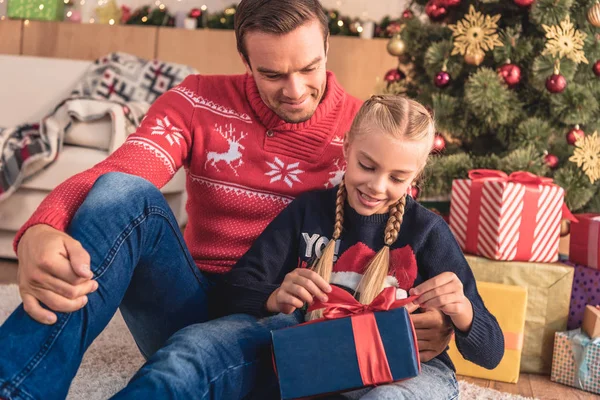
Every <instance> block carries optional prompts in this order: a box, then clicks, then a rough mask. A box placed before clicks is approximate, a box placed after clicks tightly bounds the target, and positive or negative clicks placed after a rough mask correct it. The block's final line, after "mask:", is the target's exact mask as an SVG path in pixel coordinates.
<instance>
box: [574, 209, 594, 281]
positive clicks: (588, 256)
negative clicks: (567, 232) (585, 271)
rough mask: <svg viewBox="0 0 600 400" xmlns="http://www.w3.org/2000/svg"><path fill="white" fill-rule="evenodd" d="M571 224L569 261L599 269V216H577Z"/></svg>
mask: <svg viewBox="0 0 600 400" xmlns="http://www.w3.org/2000/svg"><path fill="white" fill-rule="evenodd" d="M576 217H577V222H572V223H571V242H570V244H569V261H571V262H574V263H575V264H579V265H585V266H588V267H590V268H594V269H600V258H599V257H598V254H599V252H598V247H600V214H577V215H576Z"/></svg>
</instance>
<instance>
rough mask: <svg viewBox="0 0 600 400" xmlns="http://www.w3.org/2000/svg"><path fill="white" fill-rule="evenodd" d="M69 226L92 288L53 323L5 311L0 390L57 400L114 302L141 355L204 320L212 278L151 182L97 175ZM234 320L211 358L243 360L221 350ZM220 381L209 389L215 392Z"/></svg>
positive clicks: (0, 392)
mask: <svg viewBox="0 0 600 400" xmlns="http://www.w3.org/2000/svg"><path fill="white" fill-rule="evenodd" d="M68 233H69V234H70V235H71V236H72V237H74V238H75V239H77V240H79V241H80V242H81V244H82V245H83V247H84V248H85V249H86V250H87V251H88V252H89V253H90V256H91V269H92V272H93V273H94V279H96V280H97V281H98V283H99V288H98V290H97V291H96V292H94V293H91V294H90V295H88V299H89V301H88V304H87V305H86V306H85V307H84V308H83V309H81V310H79V311H77V312H74V313H58V321H57V322H56V323H55V324H54V325H50V326H48V325H42V324H39V323H37V322H35V321H34V320H33V319H31V318H30V317H29V316H28V315H27V314H26V313H25V312H24V310H23V305H20V306H19V307H18V308H17V309H16V310H15V311H14V312H13V314H12V315H11V316H10V317H9V318H8V319H7V320H6V322H5V323H4V324H3V325H2V326H1V327H0V397H3V398H8V399H27V400H30V399H45V400H52V399H64V398H65V397H66V395H67V392H68V389H69V385H70V384H71V381H72V379H73V378H74V377H75V374H76V373H77V369H78V368H79V365H80V363H81V360H82V357H83V354H84V352H85V351H86V349H87V348H88V347H89V345H90V344H91V343H92V341H93V340H94V339H95V338H96V337H97V336H98V334H100V332H101V331H102V330H103V329H104V328H105V327H106V325H107V324H108V322H109V321H110V320H111V318H112V317H113V315H114V314H115V312H116V311H117V308H120V310H121V312H122V314H123V318H124V319H125V322H126V323H127V325H128V327H129V329H130V331H131V333H132V334H133V337H134V339H135V341H136V343H137V345H138V347H139V349H140V351H141V352H142V354H143V355H144V357H146V358H148V357H150V356H152V355H153V354H154V353H156V352H157V351H158V349H159V348H161V347H162V346H163V344H165V342H166V341H167V339H168V338H169V337H171V336H172V335H173V334H174V333H175V332H177V331H179V330H181V329H182V328H185V327H187V326H190V325H193V324H198V323H200V322H205V321H207V320H208V319H209V311H208V304H207V303H208V302H207V298H208V295H209V291H210V290H211V288H212V287H213V286H214V284H215V283H214V282H215V280H216V279H217V278H215V277H214V276H213V277H211V276H208V275H205V274H202V273H201V272H200V271H199V270H198V268H197V267H196V265H195V263H194V260H193V259H192V257H191V255H190V253H189V251H188V249H187V247H186V245H185V243H184V240H183V237H182V235H181V232H180V230H179V227H178V225H177V222H176V220H175V218H174V216H173V214H172V212H171V211H170V208H169V206H168V204H167V202H166V201H165V199H164V197H163V195H162V194H161V193H160V191H159V190H158V189H157V188H156V187H155V186H154V185H152V184H151V183H150V182H148V181H146V180H144V179H142V178H139V177H134V176H131V175H127V174H122V173H109V174H106V175H103V176H101V177H100V178H99V179H98V180H97V181H96V183H95V184H94V186H93V188H92V189H91V191H90V192H89V194H88V196H87V198H86V200H85V201H84V202H83V204H82V205H81V207H80V208H79V210H78V211H77V213H76V214H75V216H74V218H73V220H72V222H71V225H70V227H69V229H68ZM237 319H239V320H240V321H242V322H243V323H248V321H249V320H248V317H247V316H232V317H230V318H229V319H228V320H226V321H229V322H227V323H224V324H222V325H221V329H222V330H221V335H222V338H221V339H222V342H221V344H222V349H221V350H222V352H220V353H219V354H218V355H217V356H215V357H214V358H215V362H216V363H228V362H231V363H232V365H238V364H239V363H240V362H241V363H244V362H246V361H247V360H244V359H241V360H240V359H239V357H243V356H244V354H242V353H236V352H229V348H230V346H229V342H231V344H232V345H231V348H235V345H237V344H239V343H240V342H241V341H242V340H244V338H240V337H237V336H236V335H235V334H228V333H227V332H228V328H227V326H228V325H227V324H231V325H232V326H233V327H234V329H233V330H235V324H236V320H237ZM274 322H277V321H274ZM252 323H257V322H256V320H254V322H251V323H250V324H252ZM275 325H277V324H274V326H275ZM184 332H185V331H184ZM208 333H210V332H208ZM198 335H200V336H202V335H203V333H202V332H199V333H198ZM254 361H255V360H254V359H252V360H249V361H247V362H254ZM204 362H209V360H204ZM219 365H221V364H219ZM211 379H212V378H211ZM211 382H213V383H214V385H217V384H219V383H220V382H217V381H214V380H211ZM222 383H223V384H224V385H229V384H230V382H229V381H227V380H225V379H224V380H223V381H222ZM232 386H233V389H235V390H236V392H239V395H240V397H242V396H245V395H246V393H245V392H243V391H240V390H239V387H238V386H237V383H236V384H233V385H232ZM249 387H250V386H248V385H247V386H244V388H245V389H244V390H249V389H248V388H249ZM226 389H227V388H220V387H216V386H215V387H213V388H211V390H215V391H217V392H219V393H226ZM223 398H233V397H228V396H226V397H223Z"/></svg>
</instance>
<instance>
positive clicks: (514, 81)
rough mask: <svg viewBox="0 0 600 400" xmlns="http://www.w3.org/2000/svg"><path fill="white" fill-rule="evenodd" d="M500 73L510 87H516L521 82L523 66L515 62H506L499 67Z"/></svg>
mask: <svg viewBox="0 0 600 400" xmlns="http://www.w3.org/2000/svg"><path fill="white" fill-rule="evenodd" d="M498 75H500V76H501V77H502V79H504V82H506V84H507V85H508V87H515V86H517V85H518V84H519V83H520V82H521V68H519V66H518V65H515V64H504V65H503V66H501V67H500V68H498Z"/></svg>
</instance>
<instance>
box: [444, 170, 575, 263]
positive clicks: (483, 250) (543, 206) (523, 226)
mask: <svg viewBox="0 0 600 400" xmlns="http://www.w3.org/2000/svg"><path fill="white" fill-rule="evenodd" d="M469 178H470V179H457V180H455V181H454V182H452V196H451V201H450V229H452V231H453V232H454V235H455V236H456V239H457V241H458V243H459V244H460V246H461V248H462V249H463V251H464V252H465V253H470V254H475V255H480V256H483V257H486V258H490V259H493V260H512V261H536V262H552V261H556V260H557V259H558V242H559V239H560V221H561V219H562V218H568V219H572V218H573V216H572V215H571V213H570V212H569V210H568V209H567V207H566V206H565V204H564V190H563V189H562V188H561V187H560V186H558V185H555V184H553V183H552V179H550V178H544V177H540V176H537V175H534V174H532V173H529V172H513V173H512V174H510V176H509V175H507V174H505V173H504V172H502V171H496V170H487V169H477V170H472V171H470V172H469Z"/></svg>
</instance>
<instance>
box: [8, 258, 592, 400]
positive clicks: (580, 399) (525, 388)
mask: <svg viewBox="0 0 600 400" xmlns="http://www.w3.org/2000/svg"><path fill="white" fill-rule="evenodd" d="M16 282H17V264H16V262H14V261H12V260H3V259H0V284H8V283H16ZM459 379H463V380H465V381H467V382H470V383H474V384H476V385H479V386H483V387H489V388H490V389H495V390H498V391H500V392H505V393H512V394H518V395H521V396H525V397H536V398H538V399H542V400H546V399H548V400H554V399H556V400H592V399H597V400H600V396H596V395H594V394H591V393H587V392H582V391H580V390H577V389H574V388H570V387H568V386H564V385H561V384H558V383H554V382H552V381H551V380H550V377H549V376H545V375H533V374H521V377H520V378H519V383H517V384H512V383H503V382H496V381H489V380H485V379H477V378H470V377H466V376H459Z"/></svg>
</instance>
